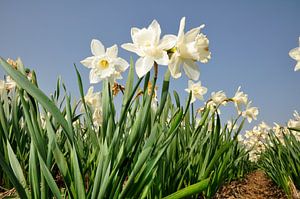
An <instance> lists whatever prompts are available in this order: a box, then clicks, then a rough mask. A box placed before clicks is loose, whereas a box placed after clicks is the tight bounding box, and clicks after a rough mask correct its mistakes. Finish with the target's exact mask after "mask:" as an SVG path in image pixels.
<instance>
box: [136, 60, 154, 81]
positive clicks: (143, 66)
mask: <svg viewBox="0 0 300 199" xmlns="http://www.w3.org/2000/svg"><path fill="white" fill-rule="evenodd" d="M153 63H154V60H153V59H152V58H151V57H140V58H139V59H138V60H137V61H136V63H135V70H136V74H137V75H138V77H139V78H141V77H143V76H144V75H146V74H147V73H148V72H149V71H150V70H151V68H152V66H153Z"/></svg>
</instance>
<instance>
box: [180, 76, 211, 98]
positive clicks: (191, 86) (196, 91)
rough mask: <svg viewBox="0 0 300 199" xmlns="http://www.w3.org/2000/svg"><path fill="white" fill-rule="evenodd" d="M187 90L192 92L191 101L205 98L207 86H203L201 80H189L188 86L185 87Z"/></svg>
mask: <svg viewBox="0 0 300 199" xmlns="http://www.w3.org/2000/svg"><path fill="white" fill-rule="evenodd" d="M185 91H186V92H188V93H189V92H192V99H191V103H193V102H195V101H196V99H199V100H203V95H205V94H206V93H207V88H205V87H204V86H201V82H200V81H199V82H196V83H194V82H193V81H192V80H189V81H188V88H186V89H185Z"/></svg>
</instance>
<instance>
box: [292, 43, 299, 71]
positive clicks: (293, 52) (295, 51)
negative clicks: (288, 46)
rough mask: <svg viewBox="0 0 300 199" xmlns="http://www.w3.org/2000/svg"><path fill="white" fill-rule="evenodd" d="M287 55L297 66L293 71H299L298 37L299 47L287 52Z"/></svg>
mask: <svg viewBox="0 0 300 199" xmlns="http://www.w3.org/2000/svg"><path fill="white" fill-rule="evenodd" d="M289 55H290V57H291V58H293V59H294V60H296V61H297V64H296V66H295V69H294V70H295V71H297V70H300V37H299V47H298V48H294V49H292V50H291V51H290V52H289Z"/></svg>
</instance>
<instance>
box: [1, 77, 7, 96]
mask: <svg viewBox="0 0 300 199" xmlns="http://www.w3.org/2000/svg"><path fill="white" fill-rule="evenodd" d="M5 90H6V88H5V81H3V80H0V94H1V93H2V92H4V91H5Z"/></svg>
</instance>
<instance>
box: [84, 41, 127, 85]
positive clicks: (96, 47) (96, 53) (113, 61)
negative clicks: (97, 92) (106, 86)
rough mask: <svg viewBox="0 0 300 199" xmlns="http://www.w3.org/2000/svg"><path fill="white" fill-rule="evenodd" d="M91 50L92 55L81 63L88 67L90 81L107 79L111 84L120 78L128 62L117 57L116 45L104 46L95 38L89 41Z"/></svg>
mask: <svg viewBox="0 0 300 199" xmlns="http://www.w3.org/2000/svg"><path fill="white" fill-rule="evenodd" d="M91 51H92V54H93V56H91V57H87V58H86V59H84V60H82V61H81V63H82V64H83V65H84V66H86V67H87V68H90V69H91V71H90V77H89V78H90V83H91V84H95V83H98V82H100V81H102V80H105V79H107V80H108V81H110V83H111V84H113V83H114V81H115V80H116V79H121V78H122V76H121V73H122V72H124V71H125V70H126V69H127V68H128V66H129V64H128V62H127V61H125V60H124V59H122V58H120V57H118V47H117V45H113V46H111V47H110V48H107V49H106V51H105V48H104V46H103V44H102V43H101V42H100V41H99V40H96V39H93V40H92V42H91Z"/></svg>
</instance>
